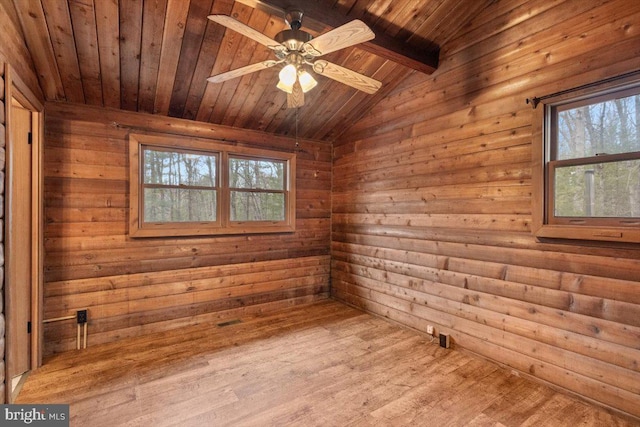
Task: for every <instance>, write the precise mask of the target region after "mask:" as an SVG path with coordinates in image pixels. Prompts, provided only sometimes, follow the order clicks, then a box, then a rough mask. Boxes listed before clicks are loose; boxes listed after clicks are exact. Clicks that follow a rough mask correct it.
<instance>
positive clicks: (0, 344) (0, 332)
mask: <svg viewBox="0 0 640 427" xmlns="http://www.w3.org/2000/svg"><path fill="white" fill-rule="evenodd" d="M4 68H5V65H4V64H3V63H2V61H0V88H1V89H0V230H1V231H0V403H4V402H5V364H4V361H5V346H4V343H5V341H4V337H5V321H4V184H5V182H4V181H5V180H4V177H5V166H6V163H5V160H6V150H5V147H6V141H5V117H6V111H5V105H6V103H5V99H4V93H5V87H4Z"/></svg>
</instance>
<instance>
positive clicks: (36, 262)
mask: <svg viewBox="0 0 640 427" xmlns="http://www.w3.org/2000/svg"><path fill="white" fill-rule="evenodd" d="M4 84H5V91H4V93H5V97H4V99H5V141H6V144H5V157H6V160H5V177H4V180H5V189H6V190H8V185H7V183H8V180H9V179H10V176H11V175H10V174H11V173H12V172H11V161H10V158H11V157H10V156H11V146H12V137H11V123H12V118H11V114H12V113H11V108H12V102H13V99H16V100H17V101H18V102H19V103H20V104H22V106H24V107H25V108H26V109H27V110H30V111H31V134H32V141H31V145H32V147H31V210H32V217H31V230H32V236H33V241H32V249H31V355H30V362H31V363H30V364H31V369H35V368H37V367H38V366H40V365H41V364H42V346H43V331H42V298H43V296H42V295H43V272H44V263H43V253H44V252H43V242H44V239H43V224H44V222H43V217H44V216H43V215H44V214H43V212H44V211H43V205H44V203H43V197H42V196H43V188H44V186H43V176H42V164H43V146H44V144H43V141H44V138H43V135H44V112H43V111H44V105H43V103H42V102H41V101H40V98H38V96H36V95H35V94H34V93H33V91H32V90H31V89H30V88H29V86H28V85H27V84H26V83H25V82H24V81H23V80H22V79H21V78H20V76H19V75H18V74H17V73H16V72H15V70H14V69H13V67H12V66H11V65H10V64H5V69H4ZM12 202H13V201H12V195H11V193H10V191H5V206H4V211H5V217H4V220H5V224H4V225H5V227H4V244H5V245H6V243H7V241H8V239H7V233H8V232H9V230H11V224H12V218H10V215H7V214H6V213H7V212H8V210H9V207H10V206H11V204H12ZM5 249H6V248H5ZM4 255H5V264H4V266H5V270H4V276H5V279H6V278H7V277H8V272H7V270H8V268H7V267H8V265H9V264H8V263H7V260H8V259H9V260H10V259H11V253H10V252H9V251H5V254H4ZM9 273H10V272H9ZM4 299H5V305H4V308H5V319H6V321H7V322H6V328H7V330H8V329H9V328H10V327H12V325H10V324H9V323H10V320H9V319H10V316H9V313H10V312H11V309H12V304H11V302H12V295H11V290H10V288H9V287H8V286H7V280H5V281H4ZM9 335H10V334H8V333H6V332H5V339H6V341H5V354H4V357H5V402H6V403H12V399H13V396H12V387H11V378H10V375H11V373H10V372H9V363H8V360H7V359H6V358H7V357H8V356H9V352H7V351H6V349H7V348H8V347H9V346H11V345H12V343H11V339H10V338H9Z"/></svg>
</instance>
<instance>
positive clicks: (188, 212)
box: [144, 188, 217, 222]
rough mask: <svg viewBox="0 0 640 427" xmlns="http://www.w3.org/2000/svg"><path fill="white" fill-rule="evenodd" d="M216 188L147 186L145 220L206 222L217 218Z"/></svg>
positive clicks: (145, 192) (145, 191)
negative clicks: (190, 188) (191, 188)
mask: <svg viewBox="0 0 640 427" xmlns="http://www.w3.org/2000/svg"><path fill="white" fill-rule="evenodd" d="M216 199H217V193H216V191H214V190H188V189H182V188H145V189H144V222H205V221H215V220H216V203H217V200H216Z"/></svg>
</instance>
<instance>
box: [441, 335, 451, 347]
mask: <svg viewBox="0 0 640 427" xmlns="http://www.w3.org/2000/svg"><path fill="white" fill-rule="evenodd" d="M449 345H450V341H449V334H445V333H444V332H440V347H442V348H449Z"/></svg>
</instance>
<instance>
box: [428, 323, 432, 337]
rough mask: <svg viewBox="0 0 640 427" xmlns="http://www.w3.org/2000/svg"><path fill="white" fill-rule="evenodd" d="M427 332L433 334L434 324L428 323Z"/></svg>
mask: <svg viewBox="0 0 640 427" xmlns="http://www.w3.org/2000/svg"><path fill="white" fill-rule="evenodd" d="M427 333H428V334H429V335H433V325H427Z"/></svg>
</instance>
